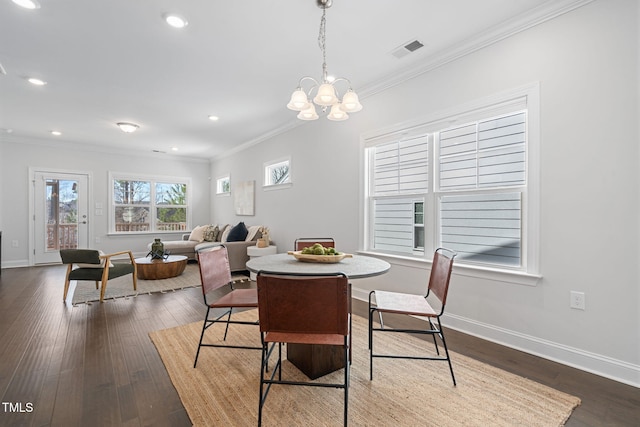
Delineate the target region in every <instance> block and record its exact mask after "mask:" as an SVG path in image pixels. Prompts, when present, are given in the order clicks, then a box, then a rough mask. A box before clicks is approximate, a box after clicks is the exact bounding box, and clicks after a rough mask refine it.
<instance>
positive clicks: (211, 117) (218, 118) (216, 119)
mask: <svg viewBox="0 0 640 427" xmlns="http://www.w3.org/2000/svg"><path fill="white" fill-rule="evenodd" d="M209 120H211V121H212V122H217V121H218V120H220V117H218V116H209Z"/></svg>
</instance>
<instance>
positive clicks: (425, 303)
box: [369, 248, 456, 386]
mask: <svg viewBox="0 0 640 427" xmlns="http://www.w3.org/2000/svg"><path fill="white" fill-rule="evenodd" d="M455 256H456V253H455V252H453V251H451V250H449V249H446V248H438V249H437V250H436V251H435V253H434V254H433V262H432V265H431V273H430V277H429V285H428V287H427V293H426V295H416V294H406V293H400V292H388V291H378V290H374V291H371V292H370V293H369V379H370V380H373V359H374V358H376V357H379V358H394V359H419V360H442V361H446V362H447V363H448V364H449V370H450V371H451V379H452V380H453V385H454V386H455V385H456V378H455V376H454V374H453V366H452V365H451V357H450V356H449V349H448V348H447V342H446V340H445V337H444V331H443V330H442V325H441V323H440V317H441V316H442V315H443V314H444V307H445V305H446V302H447V294H448V292H449V282H450V280H451V271H452V270H453V259H454V258H455ZM373 299H375V302H374V301H373ZM429 299H432V302H433V303H438V305H437V306H436V308H433V307H432V305H431V304H430V303H429ZM375 312H377V313H378V315H379V317H380V327H379V328H375V327H374V325H373V314H374V313H375ZM383 313H395V314H402V315H407V316H423V317H426V318H427V319H428V323H427V322H425V328H421V329H393V328H385V327H384V321H383V318H382V314H383ZM374 332H396V333H410V334H425V335H431V336H432V337H433V344H434V345H435V349H436V354H437V357H433V356H407V355H393V354H376V353H375V352H374V348H373V341H374V340H373V337H374ZM436 337H438V338H440V341H441V342H442V346H443V347H444V353H445V355H444V356H441V355H440V350H439V348H438V342H437V340H436Z"/></svg>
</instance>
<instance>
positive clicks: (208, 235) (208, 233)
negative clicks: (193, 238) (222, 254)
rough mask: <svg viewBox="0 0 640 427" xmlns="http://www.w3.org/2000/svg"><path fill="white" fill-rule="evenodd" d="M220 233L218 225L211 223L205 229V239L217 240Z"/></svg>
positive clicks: (209, 240)
mask: <svg viewBox="0 0 640 427" xmlns="http://www.w3.org/2000/svg"><path fill="white" fill-rule="evenodd" d="M219 233H220V229H219V228H218V226H217V225H215V226H214V225H209V226H207V229H206V230H205V231H204V240H205V241H207V242H215V241H216V239H217V238H218V234H219Z"/></svg>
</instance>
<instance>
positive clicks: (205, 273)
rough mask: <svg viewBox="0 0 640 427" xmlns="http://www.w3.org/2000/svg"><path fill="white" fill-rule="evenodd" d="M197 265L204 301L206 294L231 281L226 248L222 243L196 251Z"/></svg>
mask: <svg viewBox="0 0 640 427" xmlns="http://www.w3.org/2000/svg"><path fill="white" fill-rule="evenodd" d="M198 267H199V269H200V282H201V283H202V294H203V295H204V297H205V301H206V298H207V294H209V293H210V292H213V291H215V290H216V289H219V288H221V287H223V286H226V285H228V284H229V283H231V269H230V268H229V256H228V254H227V248H226V247H224V246H223V245H220V246H217V247H215V248H213V249H212V250H208V251H203V252H198Z"/></svg>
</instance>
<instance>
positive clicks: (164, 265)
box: [135, 255, 187, 280]
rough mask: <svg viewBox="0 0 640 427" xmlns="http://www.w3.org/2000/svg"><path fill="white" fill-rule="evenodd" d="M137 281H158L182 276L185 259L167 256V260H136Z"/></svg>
mask: <svg viewBox="0 0 640 427" xmlns="http://www.w3.org/2000/svg"><path fill="white" fill-rule="evenodd" d="M135 262H136V265H137V266H138V267H137V269H138V279H142V280H158V279H168V278H170V277H176V276H179V275H181V274H182V272H183V271H184V268H185V267H186V266H187V257H186V256H183V255H169V257H167V259H151V257H146V258H136V260H135Z"/></svg>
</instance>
